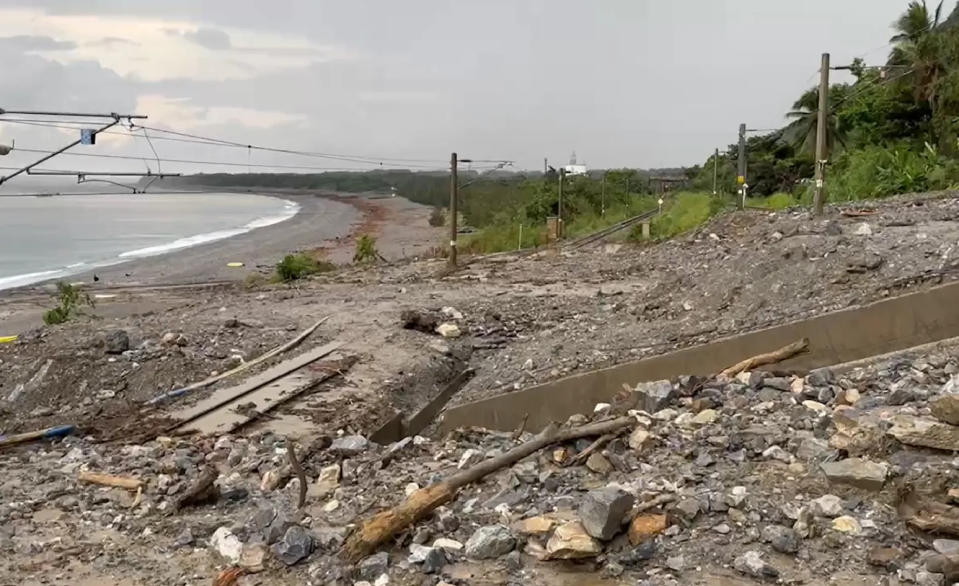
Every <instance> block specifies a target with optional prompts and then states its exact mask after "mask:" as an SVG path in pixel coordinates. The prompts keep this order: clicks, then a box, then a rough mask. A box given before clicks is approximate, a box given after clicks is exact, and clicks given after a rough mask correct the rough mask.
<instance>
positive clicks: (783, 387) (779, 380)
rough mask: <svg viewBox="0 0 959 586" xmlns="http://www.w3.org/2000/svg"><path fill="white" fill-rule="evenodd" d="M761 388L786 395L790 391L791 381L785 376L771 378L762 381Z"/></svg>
mask: <svg viewBox="0 0 959 586" xmlns="http://www.w3.org/2000/svg"><path fill="white" fill-rule="evenodd" d="M763 386H764V387H768V388H771V389H776V390H777V391H783V392H784V393H788V392H790V391H791V390H792V380H791V379H789V378H787V377H785V376H771V377H769V378H766V379H764V380H763Z"/></svg>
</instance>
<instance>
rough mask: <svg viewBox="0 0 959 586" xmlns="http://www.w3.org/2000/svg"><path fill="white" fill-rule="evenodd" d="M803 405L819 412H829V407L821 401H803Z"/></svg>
mask: <svg viewBox="0 0 959 586" xmlns="http://www.w3.org/2000/svg"><path fill="white" fill-rule="evenodd" d="M802 404H803V407H805V408H806V409H809V410H810V411H815V412H817V413H828V412H829V407H826V406H825V405H823V404H822V403H820V402H819V401H803V402H802Z"/></svg>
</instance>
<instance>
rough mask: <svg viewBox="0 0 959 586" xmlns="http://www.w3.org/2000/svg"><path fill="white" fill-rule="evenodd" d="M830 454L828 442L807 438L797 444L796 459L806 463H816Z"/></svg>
mask: <svg viewBox="0 0 959 586" xmlns="http://www.w3.org/2000/svg"><path fill="white" fill-rule="evenodd" d="M830 453H832V450H831V449H830V448H829V442H827V441H825V440H821V439H819V438H816V437H807V438H806V439H804V440H802V442H800V443H799V448H798V449H797V450H796V457H798V458H799V459H800V460H804V461H806V462H816V461H820V460H822V459H824V458H825V457H826V456H828V455H829V454H830Z"/></svg>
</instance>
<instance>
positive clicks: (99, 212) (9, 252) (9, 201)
mask: <svg viewBox="0 0 959 586" xmlns="http://www.w3.org/2000/svg"><path fill="white" fill-rule="evenodd" d="M298 210H299V206H298V205H297V204H295V203H293V202H290V201H286V200H282V199H278V198H273V197H264V196H259V195H251V194H245V193H244V194H237V193H148V194H137V195H131V194H129V193H124V194H115V193H114V194H78V195H58V196H42V197H37V196H23V197H6V196H0V289H9V288H11V287H19V286H22V285H27V284H29V283H35V282H37V281H44V280H47V279H55V278H60V277H66V276H69V275H71V274H75V273H81V272H85V271H88V270H90V269H92V268H95V267H98V266H106V265H112V264H117V263H120V262H123V261H126V260H132V259H135V258H141V257H145V256H153V255H157V254H162V253H165V252H170V251H174V250H179V249H183V248H187V247H190V246H195V245H197V244H202V243H204V242H210V241H213V240H219V239H222V238H228V237H230V236H235V235H237V234H242V233H244V232H249V231H250V230H253V229H255V228H259V227H262V226H269V225H270V224H275V223H277V222H282V221H284V220H287V219H289V218H291V217H293V216H294V215H295V214H296V213H297V211H298Z"/></svg>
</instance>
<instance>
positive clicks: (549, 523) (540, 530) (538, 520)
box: [513, 516, 556, 535]
mask: <svg viewBox="0 0 959 586" xmlns="http://www.w3.org/2000/svg"><path fill="white" fill-rule="evenodd" d="M555 524H556V522H555V521H553V520H552V519H550V518H549V517H543V516H539V517H530V518H528V519H523V520H522V521H518V522H517V523H515V524H513V530H515V531H516V532H517V533H519V534H520V535H545V534H546V533H549V531H550V529H552V528H553V525H555Z"/></svg>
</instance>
